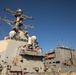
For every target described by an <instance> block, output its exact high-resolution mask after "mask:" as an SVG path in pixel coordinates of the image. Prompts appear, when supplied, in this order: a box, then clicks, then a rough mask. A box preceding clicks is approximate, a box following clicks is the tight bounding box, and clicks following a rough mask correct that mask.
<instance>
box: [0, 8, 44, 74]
mask: <svg viewBox="0 0 76 75" xmlns="http://www.w3.org/2000/svg"><path fill="white" fill-rule="evenodd" d="M5 11H6V12H9V13H10V14H12V15H13V16H14V17H15V18H16V19H15V21H10V20H6V19H3V18H1V17H0V20H2V21H5V22H6V23H8V24H9V25H11V26H12V31H10V32H9V35H8V36H6V37H5V38H4V40H1V41H0V73H1V75H6V74H21V75H22V74H26V73H29V72H34V73H35V72H44V64H43V62H42V58H43V55H42V49H41V48H40V47H39V45H38V41H37V37H36V36H31V37H30V36H29V33H28V31H24V30H23V29H22V26H24V27H26V28H34V26H27V25H24V24H23V20H24V19H32V17H29V16H27V15H24V14H23V12H22V10H21V8H20V7H19V8H18V9H17V11H16V12H13V11H11V10H10V9H8V8H6V9H5Z"/></svg>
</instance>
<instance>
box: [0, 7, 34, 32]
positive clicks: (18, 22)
mask: <svg viewBox="0 0 76 75" xmlns="http://www.w3.org/2000/svg"><path fill="white" fill-rule="evenodd" d="M4 10H5V11H6V12H9V13H11V14H12V15H13V16H14V17H15V18H16V20H15V21H10V20H6V19H3V18H1V17H0V20H2V21H5V22H6V23H8V24H9V25H10V26H12V28H13V30H15V31H19V30H22V26H24V27H25V28H33V29H34V26H28V25H24V24H23V19H31V20H32V19H33V18H32V17H29V16H27V15H24V14H23V12H22V10H21V8H20V7H18V9H17V11H16V12H14V11H11V10H10V9H8V8H6V9H4ZM14 24H15V26H14V27H13V25H14Z"/></svg>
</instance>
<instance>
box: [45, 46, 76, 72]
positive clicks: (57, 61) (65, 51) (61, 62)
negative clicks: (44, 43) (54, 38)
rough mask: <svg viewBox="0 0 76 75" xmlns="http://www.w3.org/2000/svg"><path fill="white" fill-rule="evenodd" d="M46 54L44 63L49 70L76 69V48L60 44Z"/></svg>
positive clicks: (64, 70) (65, 70)
mask: <svg viewBox="0 0 76 75" xmlns="http://www.w3.org/2000/svg"><path fill="white" fill-rule="evenodd" d="M45 55H46V56H45V57H44V64H45V67H46V70H47V71H51V70H53V71H58V70H61V71H63V72H68V71H76V51H75V50H74V49H72V48H68V47H64V46H59V47H57V48H56V49H53V50H50V51H49V52H47V53H46V54H45Z"/></svg>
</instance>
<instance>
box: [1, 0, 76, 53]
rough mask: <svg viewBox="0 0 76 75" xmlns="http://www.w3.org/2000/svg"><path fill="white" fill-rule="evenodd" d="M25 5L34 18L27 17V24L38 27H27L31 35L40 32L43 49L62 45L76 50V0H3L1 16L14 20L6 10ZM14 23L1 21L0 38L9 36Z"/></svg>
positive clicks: (22, 7)
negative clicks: (9, 23) (10, 24)
mask: <svg viewBox="0 0 76 75" xmlns="http://www.w3.org/2000/svg"><path fill="white" fill-rule="evenodd" d="M19 6H20V7H21V9H22V11H23V12H24V14H26V15H28V16H32V17H33V20H29V19H27V20H24V21H23V23H24V24H26V25H33V26H34V27H35V29H25V30H27V31H28V32H29V35H30V36H36V37H37V39H38V42H39V46H40V47H41V48H42V49H43V53H46V52H48V51H50V50H51V49H55V48H56V47H58V45H59V42H60V45H61V46H65V47H70V48H74V49H75V50H76V0H0V16H1V17H2V18H5V19H9V20H14V19H15V18H13V16H12V15H11V14H9V13H7V12H5V11H4V9H5V8H9V9H10V10H12V11H16V10H17V8H18V7H19ZM11 29H12V28H11V26H9V25H8V24H7V23H5V22H3V21H0V40H2V39H4V37H5V36H8V34H9V32H10V31H11Z"/></svg>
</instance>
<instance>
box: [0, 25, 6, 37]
mask: <svg viewBox="0 0 76 75" xmlns="http://www.w3.org/2000/svg"><path fill="white" fill-rule="evenodd" d="M0 28H1V24H0ZM1 29H2V28H1ZM1 29H0V31H1ZM1 33H2V35H3V38H4V37H5V34H4V33H3V31H1Z"/></svg>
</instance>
